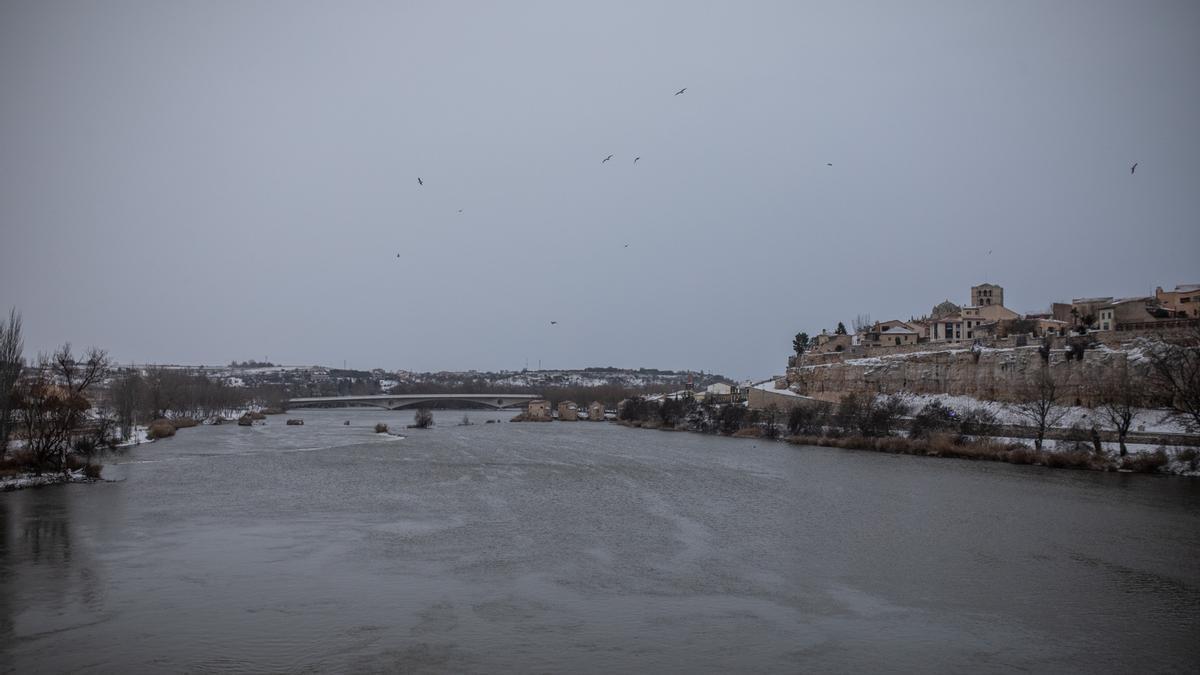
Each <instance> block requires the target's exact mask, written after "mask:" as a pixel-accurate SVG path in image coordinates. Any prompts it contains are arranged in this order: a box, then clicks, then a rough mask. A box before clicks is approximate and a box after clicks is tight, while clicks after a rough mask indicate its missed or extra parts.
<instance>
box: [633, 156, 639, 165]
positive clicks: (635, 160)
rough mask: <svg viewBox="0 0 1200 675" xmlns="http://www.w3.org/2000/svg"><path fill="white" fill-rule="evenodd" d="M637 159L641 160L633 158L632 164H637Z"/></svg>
mask: <svg viewBox="0 0 1200 675" xmlns="http://www.w3.org/2000/svg"><path fill="white" fill-rule="evenodd" d="M639 159H641V157H634V158H633V163H634V164H637V161H638V160H639Z"/></svg>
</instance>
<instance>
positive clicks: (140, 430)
mask: <svg viewBox="0 0 1200 675" xmlns="http://www.w3.org/2000/svg"><path fill="white" fill-rule="evenodd" d="M147 431H149V427H144V426H142V425H140V424H139V425H137V426H134V427H133V429H130V431H129V438H127V439H125V440H123V441H121V442H120V443H117V445H116V447H118V448H127V447H129V446H131V445H141V444H142V443H152V442H154V441H153V439H151V438H150V436H149V435H148V434H147V433H146V432H147Z"/></svg>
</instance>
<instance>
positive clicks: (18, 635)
mask: <svg viewBox="0 0 1200 675" xmlns="http://www.w3.org/2000/svg"><path fill="white" fill-rule="evenodd" d="M301 415H302V416H303V417H304V418H305V425H304V426H297V427H286V426H284V425H283V421H282V419H280V418H271V419H270V420H269V421H268V423H267V424H266V425H265V426H257V427H253V428H249V429H247V428H243V427H236V426H222V427H213V428H199V429H188V430H184V431H182V432H180V434H179V435H178V436H177V437H175V438H173V439H171V440H169V441H166V442H162V443H158V444H153V445H149V446H144V447H142V448H139V449H137V450H135V451H134V452H132V453H131V454H129V455H128V456H124V457H121V458H118V459H116V460H115V461H114V463H112V464H111V465H110V466H109V467H108V468H106V470H105V475H106V477H108V478H115V479H117V481H118V482H112V483H105V484H98V485H90V486H85V485H69V486H57V487H50V488H44V489H39V490H27V491H21V492H16V493H9V494H4V495H0V663H3V664H6V665H8V667H10V668H12V669H14V670H16V671H19V672H24V671H28V670H49V671H62V670H93V671H102V672H108V671H117V670H135V671H139V670H155V671H161V670H168V671H177V670H184V671H196V670H224V671H229V670H236V671H292V670H301V669H306V668H308V669H317V670H335V671H359V670H422V671H450V672H464V671H466V672H473V671H480V672H482V671H488V672H494V671H513V670H516V671H530V670H533V671H566V670H580V669H585V670H621V671H626V670H688V671H708V672H715V671H729V670H738V671H777V670H818V671H820V670H843V671H844V670H855V669H857V670H867V671H879V670H928V669H930V668H931V667H932V668H934V669H938V670H952V671H965V670H972V671H980V670H982V671H1002V670H1005V671H1006V670H1014V669H1021V670H1039V671H1061V670H1073V671H1078V670H1101V671H1112V670H1117V671H1123V670H1124V671H1128V670H1144V669H1147V668H1149V669H1165V670H1171V669H1175V670H1185V669H1187V668H1189V667H1190V666H1192V665H1194V664H1195V663H1196V662H1197V660H1198V659H1200V647H1198V646H1197V643H1196V640H1195V639H1194V638H1195V634H1196V627H1197V625H1198V621H1200V569H1198V568H1197V566H1196V565H1195V560H1196V556H1197V554H1198V553H1200V515H1198V514H1200V508H1198V507H1200V488H1198V487H1197V485H1196V481H1190V480H1183V479H1171V478H1156V477H1146V476H1109V475H1103V474H1094V473H1083V472H1069V471H1045V470H1039V469H1034V468H1030V467H1011V466H1005V465H992V464H981V463H973V462H959V461H950V460H931V459H927V458H914V457H895V456H889V455H880V454H874V453H859V452H848V451H840V450H831V449H818V448H794V447H790V446H785V445H776V444H769V443H764V442H762V441H741V440H732V439H721V438H712V437H702V436H696V435H689V434H668V433H659V432H648V431H640V430H629V429H624V428H621V427H617V426H614V425H606V424H590V423H579V424H573V425H568V424H526V425H518V424H499V425H497V424H490V425H485V424H475V425H472V426H467V427H460V426H455V425H456V424H457V422H459V421H460V420H461V418H462V413H461V412H458V413H455V412H452V411H447V412H444V413H438V426H436V427H435V428H434V429H432V430H428V431H417V430H413V431H410V432H408V438H406V439H404V440H397V439H396V438H395V437H390V436H380V435H376V434H375V433H374V432H373V431H372V429H371V427H372V426H373V425H374V423H375V422H380V421H382V422H387V423H388V424H390V425H392V427H393V428H396V427H399V426H402V425H403V424H405V423H407V422H408V421H409V420H410V419H411V416H412V413H411V412H407V413H406V412H383V411H304V412H303V413H301V414H299V415H294V416H301ZM477 416H478V417H479V420H482V419H485V418H486V417H490V416H491V415H488V414H485V413H478V414H473V415H472V418H473V419H474V418H475V417H477ZM348 418H349V419H351V420H352V424H351V426H349V427H347V426H344V425H343V424H342V422H343V421H344V420H345V419H348Z"/></svg>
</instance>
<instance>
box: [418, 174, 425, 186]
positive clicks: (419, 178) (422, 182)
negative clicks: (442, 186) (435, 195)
mask: <svg viewBox="0 0 1200 675" xmlns="http://www.w3.org/2000/svg"><path fill="white" fill-rule="evenodd" d="M424 184H425V182H424V181H422V180H421V177H420V176H417V185H424Z"/></svg>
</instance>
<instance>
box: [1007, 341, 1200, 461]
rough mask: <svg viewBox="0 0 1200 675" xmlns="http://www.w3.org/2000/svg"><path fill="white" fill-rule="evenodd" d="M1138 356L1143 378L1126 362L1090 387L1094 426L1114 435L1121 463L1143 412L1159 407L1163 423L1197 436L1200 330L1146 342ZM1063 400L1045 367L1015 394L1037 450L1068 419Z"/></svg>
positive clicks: (1199, 430)
mask: <svg viewBox="0 0 1200 675" xmlns="http://www.w3.org/2000/svg"><path fill="white" fill-rule="evenodd" d="M1142 353H1143V355H1144V357H1145V358H1144V361H1145V363H1146V365H1145V367H1146V369H1147V372H1146V373H1145V374H1139V373H1134V372H1133V370H1132V368H1131V365H1130V363H1129V361H1125V362H1123V363H1121V364H1120V366H1119V367H1118V368H1117V369H1115V370H1113V371H1111V372H1109V373H1108V374H1107V375H1106V376H1104V378H1103V379H1101V380H1099V381H1097V382H1093V383H1091V384H1090V387H1091V391H1090V392H1089V393H1090V394H1092V398H1093V399H1094V401H1095V407H1094V411H1095V415H1096V418H1098V419H1099V422H1098V426H1104V427H1107V428H1109V429H1112V430H1113V431H1114V432H1116V434H1117V440H1118V443H1119V444H1120V449H1121V456H1122V457H1124V456H1125V455H1126V453H1127V448H1126V439H1127V438H1128V435H1129V431H1130V430H1131V429H1132V428H1133V425H1134V423H1135V422H1136V421H1137V418H1138V415H1139V414H1143V413H1142V410H1143V408H1147V407H1151V406H1156V407H1159V408H1160V409H1162V410H1163V411H1164V412H1163V414H1162V417H1163V418H1164V419H1173V420H1174V421H1176V422H1177V423H1178V424H1179V425H1180V426H1181V427H1183V428H1184V429H1186V430H1187V431H1188V432H1190V433H1200V330H1196V331H1194V332H1192V333H1188V334H1184V335H1182V336H1176V337H1173V338H1172V339H1170V340H1167V339H1159V340H1155V341H1152V342H1149V343H1147V344H1145V345H1144V346H1143V350H1142ZM1064 394H1065V392H1064V391H1063V390H1062V387H1061V385H1060V384H1059V383H1058V382H1056V381H1055V379H1054V377H1053V375H1052V374H1051V372H1050V368H1049V366H1047V365H1045V364H1043V365H1042V366H1041V368H1039V369H1038V371H1037V372H1036V373H1035V374H1034V376H1033V377H1032V378H1030V379H1029V380H1028V381H1027V382H1026V384H1025V385H1024V386H1023V387H1022V388H1021V389H1020V391H1019V392H1018V398H1019V401H1018V402H1017V403H1016V404H1014V405H1013V406H1012V410H1013V412H1014V413H1015V414H1016V415H1017V416H1018V417H1020V418H1021V419H1023V420H1024V421H1026V422H1028V423H1029V425H1030V426H1032V427H1033V428H1034V430H1035V432H1036V434H1037V436H1036V437H1035V439H1034V446H1035V447H1036V448H1037V449H1038V450H1041V449H1042V442H1043V441H1044V440H1045V436H1046V431H1047V430H1048V429H1050V428H1053V427H1055V426H1058V425H1059V424H1060V423H1061V422H1062V419H1063V418H1064V417H1065V416H1066V414H1067V408H1066V407H1065V406H1064V405H1063V402H1064V398H1065V396H1064ZM1147 421H1150V420H1147Z"/></svg>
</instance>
